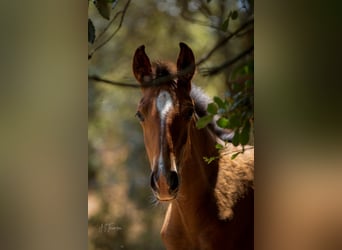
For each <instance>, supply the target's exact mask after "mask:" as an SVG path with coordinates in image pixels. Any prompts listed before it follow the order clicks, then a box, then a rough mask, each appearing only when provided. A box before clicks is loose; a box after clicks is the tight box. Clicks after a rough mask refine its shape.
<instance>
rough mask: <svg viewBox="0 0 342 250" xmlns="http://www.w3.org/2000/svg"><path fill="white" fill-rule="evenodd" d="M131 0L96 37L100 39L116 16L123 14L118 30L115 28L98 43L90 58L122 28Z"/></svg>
mask: <svg viewBox="0 0 342 250" xmlns="http://www.w3.org/2000/svg"><path fill="white" fill-rule="evenodd" d="M130 2H131V0H128V1H127V2H126V5H125V7H124V8H123V10H121V11H118V12H117V13H116V14H115V16H114V18H113V19H112V20H111V21H110V22H109V23H108V25H107V26H106V28H105V29H104V30H103V31H102V32H101V34H100V35H99V36H98V38H97V39H96V41H98V40H99V39H100V38H101V37H102V36H103V34H105V32H106V31H107V30H108V28H109V27H110V26H111V25H112V24H113V23H114V21H115V20H116V18H117V17H118V16H119V15H121V19H120V21H119V25H118V27H117V28H116V30H114V32H113V33H112V34H111V35H110V36H109V37H108V38H107V39H106V40H105V41H104V42H103V43H101V44H100V45H98V46H97V47H96V48H95V49H93V51H92V52H91V53H89V54H88V60H89V59H91V58H92V56H93V55H94V53H95V52H96V51H97V50H99V49H100V48H102V47H103V46H104V45H105V44H107V43H108V42H109V41H110V40H111V39H112V38H113V37H114V36H115V35H116V33H117V32H118V31H119V30H120V28H121V26H122V23H123V20H124V17H125V14H126V11H127V9H128V6H129V4H130Z"/></svg>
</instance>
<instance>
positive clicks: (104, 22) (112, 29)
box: [88, 0, 254, 249]
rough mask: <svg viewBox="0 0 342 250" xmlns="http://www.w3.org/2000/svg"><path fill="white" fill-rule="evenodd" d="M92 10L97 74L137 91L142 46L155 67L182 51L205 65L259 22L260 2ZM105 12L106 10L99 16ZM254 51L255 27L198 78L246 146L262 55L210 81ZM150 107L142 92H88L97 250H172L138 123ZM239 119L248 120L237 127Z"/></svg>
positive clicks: (97, 85)
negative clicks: (135, 67)
mask: <svg viewBox="0 0 342 250" xmlns="http://www.w3.org/2000/svg"><path fill="white" fill-rule="evenodd" d="M100 2H101V4H102V5H100ZM88 3H89V4H88V18H89V19H88V42H89V43H88V50H89V55H90V56H89V55H88V58H89V70H88V74H89V75H97V76H101V77H102V78H105V79H112V80H114V81H116V82H122V83H129V84H135V83H136V82H135V79H134V77H133V74H132V70H131V65H132V57H133V53H134V51H135V49H136V48H137V47H139V46H140V45H142V44H144V45H145V46H146V52H147V54H148V55H149V56H150V58H151V59H152V60H159V59H164V60H169V61H172V62H175V60H176V58H177V56H178V53H179V47H178V44H179V42H181V41H182V42H185V43H187V44H188V45H189V46H190V47H191V48H192V49H193V51H194V53H195V56H196V59H197V61H199V60H200V59H201V58H203V57H204V56H206V55H207V54H208V53H209V52H210V51H211V50H212V49H213V48H214V47H215V46H216V45H217V44H218V43H219V42H220V41H221V40H222V39H224V38H225V37H227V36H229V35H230V34H231V33H232V32H234V31H235V30H236V29H238V28H239V27H240V26H241V25H242V24H243V23H245V22H246V21H247V20H250V19H251V17H253V5H252V4H253V3H252V2H251V1H220V0H217V1H215V0H213V1H205V0H186V1H180V0H145V1H129V0H128V1H124V0H122V1H106V0H105V1H95V2H94V1H88ZM104 3H106V4H105V7H99V6H104ZM108 6H109V13H107V14H103V13H105V12H104V11H103V10H100V8H106V9H108ZM107 17H108V18H109V19H108V18H107ZM227 20H228V21H227ZM251 44H253V25H250V26H248V28H246V29H245V30H243V32H241V34H240V33H239V34H238V35H236V36H234V37H233V38H232V39H229V40H227V42H226V43H225V44H223V46H220V48H218V49H217V50H215V53H213V54H212V55H211V56H210V58H208V59H207V60H205V61H203V62H202V63H201V64H200V65H199V66H198V72H197V74H196V75H195V77H194V82H195V83H196V85H199V86H201V87H202V88H203V89H204V91H205V92H206V93H208V95H209V96H216V97H215V99H214V102H213V104H212V105H210V107H209V109H210V110H209V111H210V113H211V114H215V113H218V114H221V115H222V117H223V118H224V119H226V120H224V121H223V120H221V121H220V122H219V125H220V126H222V127H227V128H230V129H233V130H236V131H241V133H240V132H239V141H240V142H241V141H242V142H246V140H247V138H246V134H245V132H242V131H246V130H247V127H248V126H250V127H253V126H252V121H253V119H252V118H253V110H254V107H253V85H254V80H253V55H252V53H251V54H248V55H246V56H244V57H243V58H241V60H238V61H237V62H234V63H233V64H231V65H229V67H228V66H227V67H223V68H222V69H220V70H219V71H218V73H217V74H215V75H210V76H208V75H207V76H205V75H204V74H202V73H201V72H204V71H206V72H209V71H210V69H213V68H215V67H217V65H221V64H222V62H226V61H227V59H231V58H235V57H236V56H238V55H239V54H240V53H241V51H244V50H245V49H246V48H247V47H249V46H250V45H251ZM140 97H141V92H140V90H139V89H138V88H125V87H121V86H115V85H110V84H106V83H103V82H100V81H93V80H89V82H88V119H89V120H88V124H89V125H88V155H89V160H88V162H89V164H88V183H89V191H88V239H89V249H163V245H162V242H161V238H160V234H159V232H160V229H161V226H162V222H163V217H164V213H165V207H164V206H162V205H157V206H156V205H154V204H153V203H152V193H151V192H150V188H149V176H150V168H149V163H148V160H147V157H146V155H145V150H144V142H143V136H142V131H141V128H140V127H139V126H140V125H139V123H138V121H136V119H135V117H134V114H135V111H136V107H137V104H138V102H139V100H140ZM232 116H233V117H234V116H236V117H240V118H241V119H240V120H239V122H236V123H234V119H233V120H232V119H231V117H232ZM223 118H222V119H223ZM247 120H248V121H249V123H247V122H246V121H247ZM248 124H249V125H248ZM233 125H236V126H233ZM238 125H239V126H241V128H239V129H238V128H237V126H238ZM240 135H241V136H240ZM240 137H241V138H240ZM248 140H249V141H251V138H248Z"/></svg>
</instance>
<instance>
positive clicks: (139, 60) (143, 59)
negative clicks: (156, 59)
mask: <svg viewBox="0 0 342 250" xmlns="http://www.w3.org/2000/svg"><path fill="white" fill-rule="evenodd" d="M133 73H134V76H135V78H136V79H137V81H138V82H139V83H141V84H143V83H146V82H149V81H151V80H152V67H151V62H150V59H149V58H148V56H147V55H146V53H145V46H144V45H141V46H140V47H139V48H137V50H136V51H135V54H134V57H133Z"/></svg>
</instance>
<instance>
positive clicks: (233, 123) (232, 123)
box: [229, 115, 240, 128]
mask: <svg viewBox="0 0 342 250" xmlns="http://www.w3.org/2000/svg"><path fill="white" fill-rule="evenodd" d="M238 127H240V119H239V117H238V115H233V116H231V117H229V128H238Z"/></svg>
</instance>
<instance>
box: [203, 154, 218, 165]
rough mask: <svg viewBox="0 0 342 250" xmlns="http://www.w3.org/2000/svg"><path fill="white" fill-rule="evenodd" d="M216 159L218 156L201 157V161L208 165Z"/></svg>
mask: <svg viewBox="0 0 342 250" xmlns="http://www.w3.org/2000/svg"><path fill="white" fill-rule="evenodd" d="M216 159H218V156H212V157H209V158H208V157H205V156H204V157H203V160H204V161H205V162H206V163H208V164H210V163H212V162H213V161H215V160H216Z"/></svg>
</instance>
